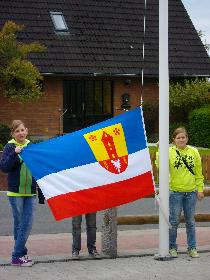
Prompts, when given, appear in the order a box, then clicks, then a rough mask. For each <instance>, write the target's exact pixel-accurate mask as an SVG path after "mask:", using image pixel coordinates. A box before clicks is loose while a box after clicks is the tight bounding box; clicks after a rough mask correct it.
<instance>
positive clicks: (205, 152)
mask: <svg viewBox="0 0 210 280" xmlns="http://www.w3.org/2000/svg"><path fill="white" fill-rule="evenodd" d="M196 148H197V149H198V151H199V153H200V155H201V156H202V155H210V149H206V148H199V147H196ZM149 152H150V154H154V153H156V152H157V147H156V146H150V145H149Z"/></svg>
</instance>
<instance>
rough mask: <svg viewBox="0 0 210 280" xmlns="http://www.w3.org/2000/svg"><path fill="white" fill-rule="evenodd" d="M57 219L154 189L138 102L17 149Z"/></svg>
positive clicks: (95, 209)
mask: <svg viewBox="0 0 210 280" xmlns="http://www.w3.org/2000/svg"><path fill="white" fill-rule="evenodd" d="M21 157H22V158H23V160H24V162H25V163H26V165H27V166H28V167H29V169H30V171H31V173H32V174H33V176H34V178H35V179H36V181H37V183H38V185H39V187H40V188H41V190H42V192H43V194H44V196H45V198H46V200H47V202H48V204H49V207H50V208H51V211H52V213H53V215H54V217H55V219H56V220H62V219H64V218H69V217H73V216H78V215H81V214H85V213H91V212H96V211H98V210H103V209H108V208H111V207H114V206H118V205H121V204H125V203H128V202H131V201H134V200H137V199H139V198H141V197H144V196H148V195H150V194H151V193H153V192H154V182H153V176H152V171H151V170H152V169H151V161H150V156H149V151H148V148H147V143H146V137H145V130H144V124H143V120H142V111H141V108H137V109H134V110H132V111H129V112H126V113H124V114H121V115H119V116H117V117H114V118H111V119H109V120H106V121H104V122H101V123H98V124H96V125H93V126H90V127H88V128H85V129H82V130H79V131H76V132H73V133H70V134H66V135H65V136H60V137H57V138H53V139H50V140H47V141H44V142H40V143H38V144H34V145H29V146H27V147H26V148H25V149H24V151H23V152H22V153H21Z"/></svg>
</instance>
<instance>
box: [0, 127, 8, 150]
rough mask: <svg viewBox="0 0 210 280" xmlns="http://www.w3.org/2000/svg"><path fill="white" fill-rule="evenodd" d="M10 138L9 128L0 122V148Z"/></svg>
mask: <svg viewBox="0 0 210 280" xmlns="http://www.w3.org/2000/svg"><path fill="white" fill-rule="evenodd" d="M9 139H10V128H9V127H8V126H7V125H5V124H0V144H1V145H0V146H1V148H0V150H1V149H2V146H4V145H5V144H6V143H7V142H8V141H9Z"/></svg>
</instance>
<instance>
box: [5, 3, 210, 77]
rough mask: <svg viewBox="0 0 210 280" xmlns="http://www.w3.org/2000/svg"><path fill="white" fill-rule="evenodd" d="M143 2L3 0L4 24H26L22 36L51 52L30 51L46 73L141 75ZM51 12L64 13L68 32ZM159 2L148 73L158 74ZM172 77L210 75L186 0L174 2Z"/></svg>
mask: <svg viewBox="0 0 210 280" xmlns="http://www.w3.org/2000/svg"><path fill="white" fill-rule="evenodd" d="M144 4H145V1H144V0H130V1H129V0H123V1H122V0H103V1H102V0H97V1H95V0H85V1H84V0H68V1H66V0H47V1H45V0H36V1H32V0H21V1H19V0H2V1H1V2H0V26H2V25H3V24H4V23H5V21H7V20H13V21H15V22H17V23H21V24H24V25H25V26H26V28H25V29H24V31H23V32H21V33H19V36H18V38H19V39H20V40H22V41H24V42H33V41H38V42H40V43H42V44H44V45H46V46H47V51H46V52H44V53H40V54H31V55H30V58H31V60H32V62H33V63H34V64H35V65H37V66H38V68H39V69H40V71H41V72H42V73H49V72H52V73H55V74H56V73H57V74H58V73H59V74H68V75H71V74H92V73H96V72H98V73H113V74H114V73H115V74H125V73H127V74H137V75H138V74H140V73H141V68H142V65H143V62H142V43H143V38H144V34H143V16H144V12H145V11H144ZM50 11H59V12H63V14H64V16H65V19H66V22H67V25H68V27H69V30H70V31H69V33H66V34H64V33H63V34H61V33H60V34H59V33H57V34H56V33H55V31H54V26H53V23H52V20H51V17H50V14H49V13H50ZM158 12H159V7H158V1H157V0H148V1H147V9H146V36H145V62H144V68H145V69H144V74H145V75H146V76H148V77H157V76H158V59H159V58H158V32H159V31H158ZM169 66H170V75H171V76H179V77H181V76H193V75H196V76H200V75H203V76H206V75H210V60H209V57H208V55H207V53H206V51H205V49H204V46H203V45H202V43H201V40H200V38H199V36H198V34H197V32H196V30H195V28H194V27H193V25H192V22H191V20H190V18H189V16H188V14H187V12H186V10H185V8H184V6H183V4H182V2H181V0H169Z"/></svg>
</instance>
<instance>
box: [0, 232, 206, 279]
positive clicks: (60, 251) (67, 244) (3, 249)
mask: <svg viewBox="0 0 210 280" xmlns="http://www.w3.org/2000/svg"><path fill="white" fill-rule="evenodd" d="M196 230H197V249H198V251H200V252H201V254H202V252H210V228H209V227H197V229H196ZM158 234H159V231H158V230H156V229H149V230H127V231H118V256H119V257H131V256H149V255H152V256H153V255H154V254H156V253H158V242H159V235H158ZM71 242H72V236H71V234H67V233H59V234H37V235H31V236H30V238H29V240H28V243H27V245H28V246H27V247H28V250H29V255H30V256H31V257H33V258H34V260H35V261H36V262H38V263H41V262H51V261H55V260H56V261H62V260H65V261H67V260H71ZM178 244H179V251H180V253H181V254H185V253H186V234H185V229H184V228H180V229H179V231H178ZM12 247H13V238H12V237H11V236H0V264H2V265H8V264H9V262H10V254H11V251H12ZM97 249H98V251H99V252H100V250H101V234H100V232H99V233H97ZM81 257H82V259H88V257H87V249H86V235H85V234H84V233H83V234H82V250H81ZM209 279H210V276H209Z"/></svg>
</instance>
